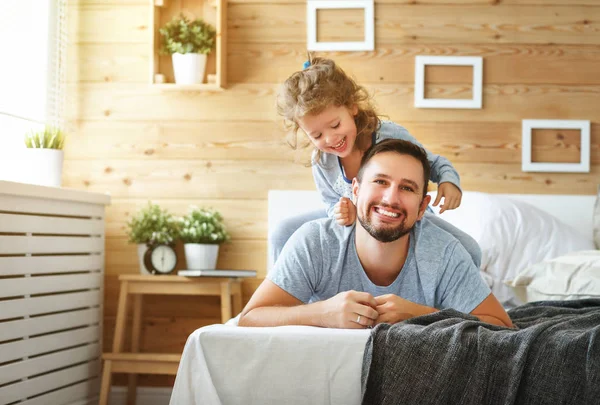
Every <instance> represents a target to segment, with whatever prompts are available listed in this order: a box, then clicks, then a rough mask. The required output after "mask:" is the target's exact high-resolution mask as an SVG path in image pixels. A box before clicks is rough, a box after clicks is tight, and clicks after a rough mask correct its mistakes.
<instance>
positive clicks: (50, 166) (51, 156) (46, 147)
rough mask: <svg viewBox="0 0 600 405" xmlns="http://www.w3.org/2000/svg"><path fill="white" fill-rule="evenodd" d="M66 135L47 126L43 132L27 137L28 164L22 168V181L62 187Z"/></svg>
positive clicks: (30, 133)
mask: <svg viewBox="0 0 600 405" xmlns="http://www.w3.org/2000/svg"><path fill="white" fill-rule="evenodd" d="M64 144H65V133H64V132H63V131H62V130H61V129H60V128H57V127H53V126H50V125H47V126H46V127H44V129H43V130H40V131H31V132H29V133H27V134H26V135H25V146H26V147H27V150H26V151H25V153H26V155H25V156H26V159H25V160H26V163H25V164H24V165H23V167H22V170H23V171H22V173H21V177H22V181H23V182H25V183H31V184H38V185H41V186H51V187H60V186H61V184H62V167H63V161H64V152H63V150H62V149H63V146H64Z"/></svg>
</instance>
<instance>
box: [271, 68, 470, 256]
mask: <svg viewBox="0 0 600 405" xmlns="http://www.w3.org/2000/svg"><path fill="white" fill-rule="evenodd" d="M277 111H278V113H279V114H280V115H281V116H283V118H284V120H285V123H286V124H287V125H288V126H289V127H290V129H291V130H292V131H293V133H294V134H296V133H297V131H298V129H302V130H303V131H304V132H305V133H306V134H307V136H308V139H309V140H310V142H311V143H312V144H313V145H314V146H315V150H314V152H313V158H312V170H313V177H314V179H315V183H316V186H317V190H318V191H319V194H320V195H321V198H322V200H323V201H324V202H325V204H326V207H327V210H326V212H323V211H317V212H311V213H308V214H305V215H300V216H297V217H293V218H291V219H289V220H287V221H283V222H282V223H281V224H280V225H279V227H278V228H277V229H276V230H275V231H274V232H273V234H272V235H271V241H270V243H271V249H272V250H271V260H272V263H275V260H276V259H277V257H278V256H279V253H280V252H281V250H282V249H283V246H284V245H285V242H287V240H288V239H289V237H290V236H291V235H292V234H293V233H294V232H295V231H296V229H298V228H299V227H300V226H301V225H302V224H304V223H305V222H307V221H311V220H314V219H318V218H324V217H325V216H328V217H330V218H335V219H336V221H337V222H338V223H339V224H340V225H351V224H353V223H354V221H355V220H356V207H355V206H354V204H353V203H352V201H351V200H350V198H351V196H352V179H353V178H354V177H355V176H356V174H357V172H358V169H359V166H360V161H361V158H362V156H363V154H364V152H365V151H366V150H367V149H368V148H369V147H370V146H371V145H372V144H373V143H377V142H380V141H382V140H383V139H388V138H394V139H403V140H408V141H410V142H413V143H415V144H418V145H420V144H419V143H418V142H417V140H416V139H415V138H413V137H412V136H411V135H410V134H409V133H408V131H407V130H406V129H405V128H403V127H401V126H399V125H397V124H395V123H393V122H390V121H381V120H380V119H379V118H378V116H377V114H376V112H375V109H374V108H373V106H372V105H371V104H370V101H369V95H368V93H367V91H366V90H365V89H364V88H363V87H362V86H359V85H357V84H356V82H355V81H354V80H353V79H352V78H350V77H349V76H348V75H346V73H345V72H344V71H343V70H342V69H341V68H340V67H339V66H337V65H336V64H335V62H334V61H332V60H330V59H324V58H311V60H310V61H308V62H306V63H305V69H304V70H302V71H299V72H296V73H294V74H293V75H292V76H290V77H289V78H288V79H287V80H286V81H285V82H284V84H283V85H282V86H281V88H280V90H279V93H278V95H277ZM420 146H421V145H420ZM427 156H428V159H429V164H430V165H431V181H433V182H436V183H438V193H437V198H436V199H435V201H434V203H433V205H434V206H436V205H437V204H439V202H440V201H441V199H442V197H443V198H444V203H443V204H442V205H441V209H440V213H442V212H444V211H445V210H452V209H455V208H457V207H458V206H459V205H460V200H461V196H462V192H461V190H460V187H459V184H460V183H459V182H460V179H459V176H458V173H457V172H456V170H455V169H454V167H453V166H452V164H451V163H450V162H449V161H448V160H447V159H446V158H444V157H442V156H438V155H434V154H433V153H431V152H429V151H427ZM423 220H429V221H432V222H433V223H435V225H437V226H439V227H440V228H442V229H444V230H446V231H448V232H450V233H451V234H452V235H454V237H456V238H457V239H458V240H459V241H460V242H461V244H462V245H463V246H464V247H465V249H466V250H467V251H468V252H469V254H470V255H471V257H472V258H473V262H474V263H475V264H476V265H477V267H479V265H480V264H481V249H480V248H479V245H478V244H477V242H476V241H475V240H474V239H473V238H472V237H470V236H469V235H467V234H466V233H464V232H462V231H461V230H459V229H458V228H456V227H454V226H452V225H451V224H449V223H448V222H446V221H444V220H443V219H441V218H439V217H437V216H436V215H435V214H433V213H432V212H427V213H426V214H425V216H424V217H423Z"/></svg>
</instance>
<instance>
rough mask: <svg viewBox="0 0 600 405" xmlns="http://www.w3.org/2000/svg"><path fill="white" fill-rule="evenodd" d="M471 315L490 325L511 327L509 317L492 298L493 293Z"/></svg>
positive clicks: (493, 297) (495, 299) (494, 298)
mask: <svg viewBox="0 0 600 405" xmlns="http://www.w3.org/2000/svg"><path fill="white" fill-rule="evenodd" d="M471 315H474V316H476V317H477V318H479V319H480V320H481V321H483V322H486V323H491V324H492V325H498V326H508V327H509V328H512V327H513V323H512V321H511V320H510V317H509V316H508V314H507V313H506V311H505V310H504V308H503V307H502V305H501V304H500V302H499V301H498V299H497V298H496V297H495V296H494V294H493V293H490V295H488V296H487V298H486V299H484V300H483V301H482V302H481V304H479V305H478V306H477V308H475V309H474V310H472V311H471Z"/></svg>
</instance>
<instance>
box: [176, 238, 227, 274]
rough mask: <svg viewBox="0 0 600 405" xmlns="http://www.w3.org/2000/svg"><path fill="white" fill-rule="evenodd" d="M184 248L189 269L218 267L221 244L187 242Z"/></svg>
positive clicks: (212, 268)
mask: <svg viewBox="0 0 600 405" xmlns="http://www.w3.org/2000/svg"><path fill="white" fill-rule="evenodd" d="M183 249H184V251H185V261H186V262H187V268H188V270H214V269H216V268H217V258H218V257H219V245H214V244H213V245H205V244H202V243H185V244H184V245H183Z"/></svg>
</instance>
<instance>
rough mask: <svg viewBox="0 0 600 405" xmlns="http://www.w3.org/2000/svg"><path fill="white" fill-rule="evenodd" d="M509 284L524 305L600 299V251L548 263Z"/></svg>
mask: <svg viewBox="0 0 600 405" xmlns="http://www.w3.org/2000/svg"><path fill="white" fill-rule="evenodd" d="M506 284H507V285H508V286H510V287H512V289H513V291H514V292H515V295H516V296H517V298H518V299H519V300H521V301H523V302H531V301H544V300H573V299H581V298H600V250H588V251H583V252H574V253H569V254H567V255H564V256H560V257H557V258H554V259H551V260H545V261H543V262H541V263H537V264H534V265H533V266H530V267H528V268H527V269H525V270H523V271H522V272H520V273H519V274H518V275H517V276H516V277H515V279H514V280H509V281H507V282H506Z"/></svg>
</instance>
